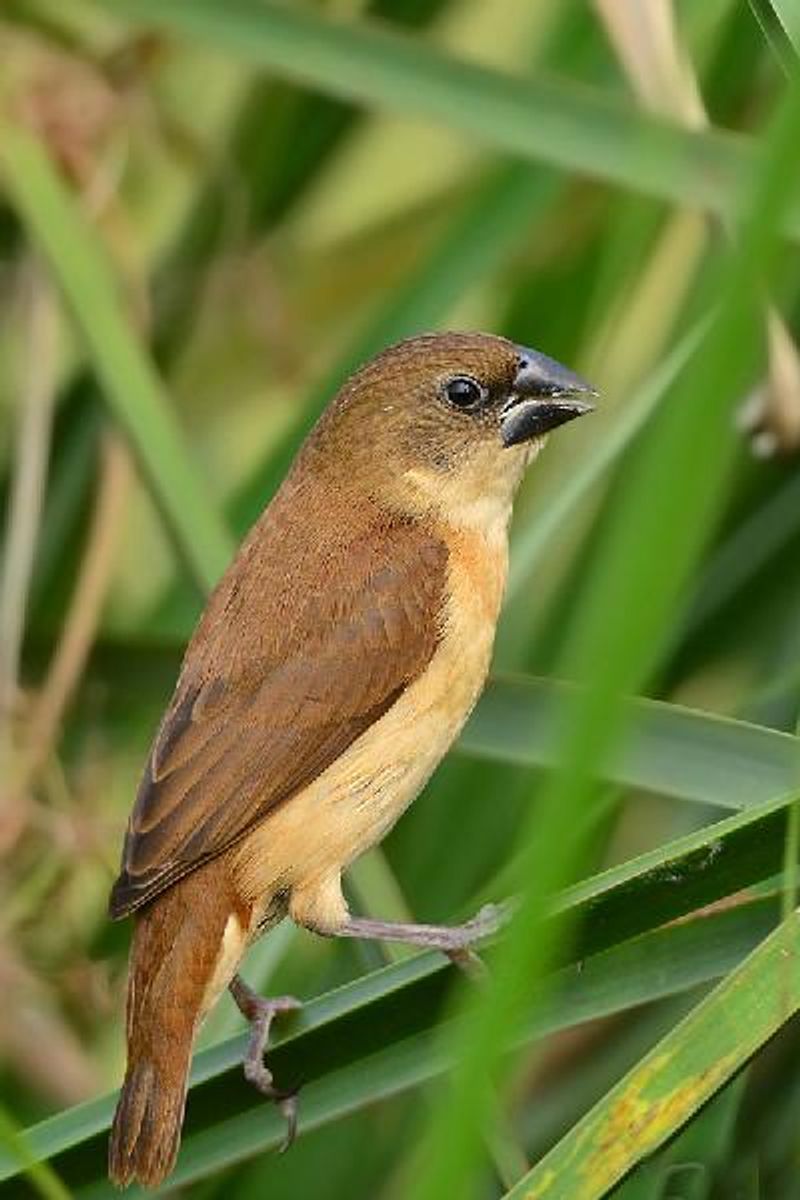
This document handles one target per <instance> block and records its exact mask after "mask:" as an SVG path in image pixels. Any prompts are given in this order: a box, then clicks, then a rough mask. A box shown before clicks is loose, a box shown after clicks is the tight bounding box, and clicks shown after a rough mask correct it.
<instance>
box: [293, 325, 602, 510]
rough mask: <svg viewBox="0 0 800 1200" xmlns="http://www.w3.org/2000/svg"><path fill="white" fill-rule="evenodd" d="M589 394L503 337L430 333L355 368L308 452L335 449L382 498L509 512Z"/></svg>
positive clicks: (555, 366)
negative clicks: (554, 433)
mask: <svg viewBox="0 0 800 1200" xmlns="http://www.w3.org/2000/svg"><path fill="white" fill-rule="evenodd" d="M594 395H596V392H595V389H594V388H593V387H591V385H590V384H588V383H587V382H586V381H585V380H583V379H581V378H580V376H578V375H576V374H574V373H573V372H572V371H570V370H568V369H567V368H566V367H563V366H561V364H560V363H557V362H555V361H554V360H553V359H551V358H548V357H547V356H546V355H544V354H540V353H538V352H537V351H536V350H529V349H527V348H526V347H524V346H518V345H516V344H515V343H513V342H510V341H508V340H507V339H506V338H502V337H495V336H493V335H490V334H483V333H442V334H426V335H423V336H420V337H414V338H409V339H408V340H407V341H404V342H400V343H398V344H397V345H395V346H390V347H389V349H387V350H384V351H383V352H382V353H381V354H379V355H377V356H376V357H375V358H374V359H372V360H371V361H370V362H369V363H367V364H366V365H365V366H364V367H362V368H361V369H360V370H359V371H357V372H356V373H355V374H354V375H353V376H352V377H351V379H350V380H349V381H348V382H347V383H346V384H345V386H344V387H343V388H342V389H341V391H340V392H339V394H338V396H337V397H336V398H335V400H334V401H333V403H332V404H331V405H330V407H329V409H328V410H327V412H326V413H325V415H324V417H323V418H322V420H321V421H320V423H319V425H318V426H317V429H316V431H315V433H314V434H313V435H312V438H311V440H310V444H309V451H310V452H311V453H313V452H314V450H315V449H323V447H324V448H325V450H326V451H328V450H330V449H332V448H333V447H335V449H336V451H337V452H336V454H335V455H331V454H329V453H326V458H327V460H328V461H329V462H332V461H336V462H338V463H339V464H340V465H341V464H346V470H347V471H348V472H351V473H352V474H353V476H354V477H355V478H357V479H358V481H359V484H360V486H362V487H363V486H365V485H366V486H367V488H368V489H370V490H374V491H376V492H379V493H380V498H381V499H382V500H384V501H386V500H390V501H391V502H394V503H397V504H399V506H400V507H402V508H410V509H411V510H412V511H419V510H420V509H427V508H430V507H435V508H439V509H441V510H443V511H444V513H445V514H446V515H447V516H448V517H450V518H451V519H452V518H455V519H456V520H458V518H459V515H462V516H463V518H464V519H467V520H469V519H470V511H471V510H473V509H474V508H475V506H476V505H478V506H479V507H480V508H481V509H482V510H485V509H486V507H487V505H489V506H490V507H496V506H497V505H499V506H500V507H501V508H502V509H504V510H507V509H508V506H509V504H510V502H511V500H512V499H513V494H514V491H515V490H516V487H517V485H518V483H519V481H520V479H521V477H522V474H523V471H524V469H525V467H526V465H527V464H528V463H529V462H530V461H531V459H532V458H533V457H535V455H536V454H537V453H538V451H539V450H540V449H541V447H542V445H543V444H544V441H545V440H546V437H547V435H548V433H549V432H550V431H551V430H552V429H554V428H556V426H558V425H563V424H564V423H565V422H567V421H571V420H572V419H573V418H574V417H578V416H581V415H582V414H584V413H586V412H589V411H591V408H592V406H591V404H590V403H589V402H588V401H589V397H591V396H594ZM459 510H463V511H462V512H461V514H460V513H459Z"/></svg>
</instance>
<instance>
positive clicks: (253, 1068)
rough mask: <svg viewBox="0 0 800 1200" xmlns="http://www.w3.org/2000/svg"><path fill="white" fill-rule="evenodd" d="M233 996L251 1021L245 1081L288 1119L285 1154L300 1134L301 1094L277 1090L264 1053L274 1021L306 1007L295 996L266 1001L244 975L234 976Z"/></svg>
mask: <svg viewBox="0 0 800 1200" xmlns="http://www.w3.org/2000/svg"><path fill="white" fill-rule="evenodd" d="M230 993H231V995H232V996H233V998H234V1000H235V1001H236V1005H237V1007H238V1009H239V1011H240V1012H241V1014H242V1016H243V1017H244V1018H245V1019H246V1020H247V1021H249V1022H250V1044H249V1045H248V1047H247V1054H246V1055H245V1059H244V1076H245V1079H246V1080H247V1081H248V1083H252V1085H253V1087H255V1088H257V1089H258V1091H259V1092H261V1094H262V1096H266V1097H267V1098H268V1099H269V1100H274V1101H275V1103H276V1104H277V1106H278V1108H279V1109H280V1111H281V1112H282V1113H283V1115H284V1117H285V1118H286V1139H285V1141H284V1143H283V1145H282V1146H281V1153H283V1151H284V1150H288V1149H289V1147H290V1146H291V1144H292V1142H293V1141H294V1139H295V1134H296V1133H297V1093H296V1091H282V1090H281V1089H280V1088H277V1087H275V1084H274V1083H273V1080H272V1072H271V1071H270V1069H269V1067H268V1066H267V1065H266V1063H265V1062H264V1051H265V1050H266V1048H267V1042H268V1040H269V1031H270V1027H271V1025H272V1022H273V1020H274V1018H275V1017H276V1016H278V1015H279V1014H280V1013H286V1012H294V1011H295V1010H296V1009H298V1008H300V1007H302V1006H301V1004H300V1001H299V1000H296V999H295V997H294V996H276V997H275V998H274V999H270V1000H266V999H264V997H263V996H259V995H258V993H257V992H254V991H253V989H252V988H251V987H248V985H247V984H246V983H245V981H244V980H243V979H242V977H241V975H234V977H233V979H232V980H231V983H230Z"/></svg>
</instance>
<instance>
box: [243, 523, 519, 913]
mask: <svg viewBox="0 0 800 1200" xmlns="http://www.w3.org/2000/svg"><path fill="white" fill-rule="evenodd" d="M470 541H472V538H470ZM470 549H471V551H472V553H471V554H470V555H469V556H467V557H466V560H465V564H464V565H463V566H462V567H460V568H459V569H457V570H455V571H454V570H453V569H452V568H451V571H450V589H449V590H450V594H451V596H452V601H451V603H450V605H449V607H448V616H447V621H446V624H445V628H444V631H443V636H442V639H441V641H440V643H439V646H438V648H437V650H436V652H435V654H434V656H433V658H432V659H431V662H430V664H429V666H428V668H427V669H426V671H425V672H424V673H423V675H422V676H421V677H420V679H419V680H417V681H416V682H415V683H413V684H412V685H411V686H410V687H408V688H407V689H406V691H405V692H404V693H403V694H402V696H401V697H400V699H399V700H398V701H397V702H396V703H395V704H394V705H393V706H392V708H391V709H389V711H388V712H386V713H385V714H384V715H383V716H382V717H381V718H380V719H379V720H378V721H376V722H375V724H374V725H373V726H371V727H370V729H369V730H367V731H366V733H364V734H362V735H361V737H359V738H358V739H357V740H356V741H355V742H354V743H353V744H352V745H351V746H350V747H349V748H348V750H347V751H345V753H344V754H342V755H341V756H340V757H339V758H338V759H337V760H336V762H335V763H333V764H332V765H331V766H330V767H329V768H328V769H327V770H326V771H324V772H323V773H322V774H321V775H320V776H319V777H318V778H317V779H316V780H314V782H313V783H312V784H311V785H310V786H309V787H307V788H306V789H305V790H304V791H303V792H301V793H300V794H298V795H297V796H294V797H292V799H291V800H289V801H288V802H287V803H285V804H283V805H281V806H280V807H279V808H278V809H276V810H275V812H274V813H272V814H270V816H269V817H268V818H267V819H266V820H265V821H264V822H263V823H262V824H261V825H260V826H258V828H256V829H255V830H253V832H252V833H251V834H249V835H248V836H247V837H246V838H245V839H244V840H243V841H242V842H241V843H240V845H239V847H238V848H237V850H236V852H235V858H234V862H233V864H232V865H233V867H234V873H235V876H236V878H237V882H238V887H239V889H240V890H241V893H242V895H243V896H245V897H246V898H247V899H249V900H252V901H254V902H255V903H256V906H257V907H258V905H259V903H264V902H266V901H268V899H269V898H270V897H271V896H274V894H275V893H276V891H280V892H285V893H286V895H287V897H288V906H289V911H290V913H291V915H292V917H293V918H294V919H295V920H296V921H298V922H299V923H301V924H304V925H307V926H309V927H311V928H315V929H319V930H321V931H331V932H332V931H333V930H335V929H336V927H337V926H338V925H340V924H341V923H342V921H343V920H344V919H345V918H346V916H347V909H346V906H345V902H344V899H343V897H342V894H341V884H340V878H341V873H342V871H343V870H345V869H346V867H347V866H348V865H349V864H350V863H351V862H352V861H353V860H354V859H355V858H356V857H358V855H360V854H362V853H363V852H364V851H365V850H367V849H369V847H370V846H373V845H374V844H375V843H376V842H378V841H380V839H381V838H382V837H383V836H384V835H385V834H386V833H387V832H388V830H389V829H390V828H391V827H392V825H394V823H395V822H396V821H397V819H398V818H399V817H400V816H401V814H402V813H403V812H404V811H405V809H406V808H407V807H408V805H409V804H410V803H411V801H412V800H414V798H415V797H416V796H417V795H418V794H419V793H420V791H421V790H422V789H423V787H424V786H425V784H426V782H427V780H428V778H429V777H430V775H431V774H432V772H433V771H434V769H435V768H436V766H437V765H438V763H439V762H440V760H441V759H442V757H443V756H444V754H445V753H446V752H447V750H448V749H449V747H450V745H451V744H452V742H453V741H454V740H455V738H456V737H457V735H458V733H459V732H460V730H461V728H462V726H463V725H464V722H465V721H466V719H467V717H468V716H469V714H470V712H471V710H472V708H473V706H474V704H475V701H476V700H477V698H478V696H479V695H480V692H481V689H482V687H483V684H484V681H485V679H486V673H487V671H488V668H489V662H490V659H491V652H492V643H493V640H494V632H495V625H496V621H497V614H498V611H499V607H500V601H501V598H502V592H503V587H504V584H505V574H506V556H505V545H504V544H503V546H502V547H501V548H500V550H502V552H498V547H492V550H491V552H490V551H489V548H488V547H487V546H486V543H485V542H484V541H483V540H481V545H480V547H479V549H480V554H476V552H475V550H474V548H473V547H472V546H471V547H470Z"/></svg>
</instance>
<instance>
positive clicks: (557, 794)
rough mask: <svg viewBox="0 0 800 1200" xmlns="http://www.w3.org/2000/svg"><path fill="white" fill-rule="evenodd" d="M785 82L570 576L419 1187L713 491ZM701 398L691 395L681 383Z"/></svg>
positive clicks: (483, 1096) (587, 799)
mask: <svg viewBox="0 0 800 1200" xmlns="http://www.w3.org/2000/svg"><path fill="white" fill-rule="evenodd" d="M799 128H800V86H798V85H794V86H792V87H791V88H790V90H789V92H788V94H787V96H786V97H785V98H784V99H783V100H782V102H781V103H780V104H779V106H778V109H777V114H776V117H775V119H774V121H773V123H772V126H771V129H770V132H769V135H768V137H767V139H766V145H765V151H764V154H763V159H762V162H761V164H760V167H759V169H758V171H757V172H756V173H755V174H754V177H753V187H754V188H755V191H754V192H753V193H752V194H751V196H750V197H749V200H750V203H749V205H748V209H747V213H748V216H747V220H746V222H744V224H743V227H742V232H741V237H740V238H739V240H738V244H737V246H736V249H735V250H734V251H732V252H730V253H729V255H728V256H726V258H725V259H723V260H720V261H719V263H718V266H717V270H716V271H715V272H714V273H713V274H712V275H711V276H709V279H708V281H707V289H706V291H705V294H704V296H703V297H702V299H703V302H704V307H706V308H707V309H708V311H711V312H713V313H714V320H713V324H712V327H711V329H710V331H709V334H708V336H707V337H706V338H705V339H704V342H703V345H702V349H701V351H700V352H699V353H697V354H696V355H695V356H694V358H693V359H692V362H691V368H690V369H689V368H687V369H686V370H685V371H684V372H683V373H682V376H681V379H680V381H679V384H678V385H677V386H676V387H675V388H674V389H673V390H672V393H671V397H670V402H669V403H668V404H665V405H662V406H661V408H660V410H659V418H658V420H657V421H656V422H654V424H653V428H652V430H651V431H650V435H649V436H648V437H647V438H646V439H645V441H644V443H643V444H642V445H641V446H640V447H639V453H638V455H637V456H636V459H635V461H634V462H633V463H632V464H631V470H630V474H629V477H628V480H627V487H626V488H625V490H624V493H623V494H622V495H620V497H619V500H618V504H617V507H616V511H615V512H614V514H613V519H612V521H611V523H610V524H609V526H608V533H607V541H606V543H605V547H604V550H605V553H603V552H602V551H601V552H600V553H598V555H597V558H596V560H595V569H594V570H593V572H592V573H591V575H590V577H589V578H588V579H587V580H586V581H585V582H584V583H583V587H584V588H585V594H586V597H587V599H586V600H585V602H584V604H583V605H582V607H581V609H580V610H579V613H578V617H577V621H576V625H575V628H574V631H573V633H572V637H571V639H570V640H569V650H568V655H567V659H566V671H567V673H568V674H571V675H575V676H577V677H578V678H581V679H591V681H592V682H591V687H590V688H589V689H588V690H587V692H586V694H585V695H584V696H583V697H582V698H581V699H580V700H579V701H578V702H577V703H576V705H575V709H574V712H573V714H572V717H571V719H570V721H569V723H568V724H567V726H566V727H565V730H564V735H563V741H562V748H561V755H560V761H561V762H562V764H563V766H562V770H561V771H560V772H559V773H558V774H557V775H555V776H553V777H552V778H551V779H550V780H548V781H547V783H546V785H545V786H544V787H543V788H542V789H540V792H539V795H538V797H537V805H536V808H535V811H534V812H533V813H532V814H531V818H530V820H529V822H528V824H527V827H526V828H525V831H524V835H523V843H522V844H523V852H522V856H521V858H520V869H519V888H520V890H521V893H522V894H521V902H520V905H519V908H518V910H517V913H516V915H515V919H514V921H513V922H512V924H511V927H510V929H509V932H508V935H507V937H506V938H505V939H504V941H503V943H502V944H501V946H500V947H499V948H498V955H497V960H496V968H495V972H494V974H493V976H492V978H491V979H490V980H489V981H488V983H487V986H486V987H485V989H483V993H482V995H480V996H475V995H472V996H469V997H465V1002H464V1011H463V1019H462V1020H461V1021H459V1022H458V1023H457V1026H456V1028H457V1047H456V1049H455V1052H454V1057H455V1059H456V1061H457V1066H456V1068H455V1069H454V1071H453V1073H452V1076H451V1077H450V1078H449V1079H448V1082H447V1087H446V1089H445V1094H443V1095H442V1096H440V1098H439V1102H438V1103H437V1105H436V1107H435V1109H434V1111H433V1115H432V1119H431V1120H430V1122H429V1123H428V1126H427V1128H426V1130H425V1132H424V1139H423V1143H422V1148H421V1153H420V1156H419V1160H418V1162H417V1166H416V1169H417V1170H418V1173H419V1181H420V1184H419V1191H418V1197H419V1200H438V1198H439V1197H440V1196H441V1195H442V1194H444V1193H446V1192H452V1193H454V1194H461V1193H463V1192H465V1191H466V1190H467V1189H468V1187H469V1186H470V1182H471V1180H473V1179H474V1172H475V1171H477V1169H478V1161H479V1157H480V1154H479V1148H480V1141H479V1133H480V1130H481V1128H482V1127H483V1126H484V1123H485V1118H486V1116H487V1096H488V1094H489V1089H488V1087H487V1084H488V1083H489V1081H493V1080H494V1079H496V1078H497V1077H498V1076H499V1070H498V1061H499V1057H500V1054H501V1052H502V1048H503V1046H504V1045H505V1044H506V1043H507V1040H508V1037H509V1035H510V1032H511V1031H512V1030H513V1029H514V1027H515V1025H516V1023H517V1022H519V1021H521V1019H522V1017H523V1014H524V1013H525V1011H526V1009H527V1007H528V1006H529V1005H530V1004H531V1003H533V1002H535V998H536V997H537V996H538V994H539V988H540V986H541V980H542V979H543V977H544V974H545V972H546V969H547V965H548V962H549V959H550V957H551V956H552V954H553V953H554V951H555V948H556V946H555V939H556V932H555V930H554V929H552V928H545V927H544V926H543V924H542V916H543V914H544V912H545V911H546V905H547V898H548V896H549V895H551V894H552V893H553V891H554V890H556V889H557V888H558V887H559V886H560V885H561V884H562V883H563V882H564V881H565V880H566V879H567V878H568V877H569V876H570V875H573V876H574V874H575V872H576V870H577V868H578V866H579V864H580V862H581V861H582V859H583V856H584V855H585V854H586V853H587V848H586V844H585V836H584V828H583V827H582V822H581V820H580V815H581V814H582V813H585V812H586V811H587V809H588V808H589V806H590V805H591V802H592V800H593V799H594V798H595V794H596V789H595V783H594V773H595V771H596V769H597V764H599V763H601V762H602V761H603V760H604V759H605V758H607V756H608V755H609V754H610V753H611V752H612V751H613V749H614V748H615V745H616V743H617V741H618V739H619V736H620V733H621V731H622V728H623V726H624V709H623V705H622V702H621V697H622V696H623V695H624V694H626V693H630V692H631V691H634V690H638V689H639V687H640V686H641V682H640V681H641V680H642V679H644V678H645V677H646V675H647V673H648V672H649V671H651V670H652V669H653V667H654V666H655V664H656V662H657V661H658V657H659V652H660V651H661V650H662V647H663V642H664V637H665V634H666V631H667V629H668V627H669V622H670V619H671V616H672V613H673V611H674V608H675V605H676V604H677V603H678V601H679V598H680V596H681V592H682V589H684V588H685V587H686V585H687V582H688V579H689V578H690V576H691V571H692V570H693V568H694V567H695V566H696V563H697V561H698V558H699V556H700V553H701V551H702V549H703V546H704V544H705V541H706V539H707V537H708V534H709V532H710V530H711V528H712V526H713V522H714V520H715V519H716V518H717V516H718V514H719V511H720V507H721V502H722V498H723V497H724V496H725V494H726V492H727V488H728V487H729V481H730V476H731V467H732V464H733V458H734V450H735V441H734V438H733V435H732V431H731V418H732V412H733V407H734V405H735V404H736V403H737V402H738V399H739V397H740V396H741V394H742V390H743V388H744V387H745V386H746V385H747V382H748V380H749V379H751V378H752V376H753V374H754V373H755V370H756V365H757V331H758V328H759V326H758V323H757V322H756V320H755V313H754V308H753V301H754V299H755V298H756V297H757V296H758V294H759V291H760V288H761V286H762V285H763V284H764V282H765V279H766V280H767V281H769V273H770V266H773V267H774V264H775V259H776V250H777V245H778V239H777V236H776V229H777V226H778V223H779V219H780V214H781V212H782V211H783V205H784V204H785V202H786V200H787V198H788V196H789V195H791V194H793V191H794V188H795V187H796V186H797V174H798V160H797V156H796V154H795V153H794V149H795V147H796V144H797V137H798V129H799ZM698 395H699V396H702V397H703V404H702V405H698V403H697V397H698Z"/></svg>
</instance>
